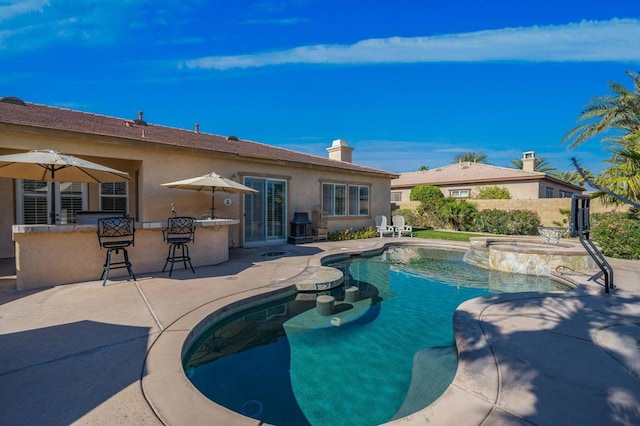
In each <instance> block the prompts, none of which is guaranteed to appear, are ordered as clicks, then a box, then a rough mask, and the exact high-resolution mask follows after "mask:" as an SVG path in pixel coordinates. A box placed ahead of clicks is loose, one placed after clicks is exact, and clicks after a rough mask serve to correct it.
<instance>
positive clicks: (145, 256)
mask: <svg viewBox="0 0 640 426" xmlns="http://www.w3.org/2000/svg"><path fill="white" fill-rule="evenodd" d="M238 222H239V221H238V220H235V219H215V220H208V221H198V223H197V224H196V234H195V242H194V243H193V244H190V247H189V252H190V254H191V263H192V264H193V266H194V267H198V266H208V265H216V264H218V263H222V262H225V261H227V260H228V259H229V226H230V225H234V224H237V223H238ZM162 229H163V224H162V222H145V223H136V233H135V245H134V246H132V247H129V248H128V251H129V259H130V261H131V263H132V269H133V272H134V274H135V275H136V278H138V279H140V278H143V277H144V274H146V273H151V272H159V271H162V267H163V266H164V263H165V260H166V257H167V251H168V249H169V246H168V245H167V244H166V243H165V242H164V240H163V237H162ZM13 240H14V242H15V258H16V289H17V290H32V289H38V288H44V287H52V286H56V285H60V284H69V283H76V282H83V281H97V280H99V279H100V275H101V274H102V269H103V265H104V261H105V257H106V250H105V249H102V250H101V249H100V246H99V245H98V235H97V226H96V225H56V226H53V225H14V227H13ZM121 256H122V252H120V253H119V254H116V253H115V252H114V253H113V254H112V262H115V261H118V260H120V258H121ZM181 270H182V268H181V266H180V265H176V267H175V268H174V277H175V275H176V272H179V271H181ZM187 271H188V272H189V273H190V274H191V273H192V272H191V270H190V269H187ZM166 274H168V272H166ZM128 277H129V275H128V273H127V270H126V269H113V270H111V271H110V272H109V279H110V280H111V279H114V280H115V279H125V278H128Z"/></svg>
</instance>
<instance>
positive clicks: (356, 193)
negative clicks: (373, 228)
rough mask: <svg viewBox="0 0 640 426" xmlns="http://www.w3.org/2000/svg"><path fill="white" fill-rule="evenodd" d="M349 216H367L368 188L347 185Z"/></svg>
mask: <svg viewBox="0 0 640 426" xmlns="http://www.w3.org/2000/svg"><path fill="white" fill-rule="evenodd" d="M349 216H369V187H368V186H363V185H349Z"/></svg>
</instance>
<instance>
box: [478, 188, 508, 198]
mask: <svg viewBox="0 0 640 426" xmlns="http://www.w3.org/2000/svg"><path fill="white" fill-rule="evenodd" d="M475 198H477V199H478V200H509V199H511V193H510V192H509V190H508V189H507V188H505V187H504V186H495V185H494V186H483V187H481V188H480V189H478V193H477V195H476V196H475Z"/></svg>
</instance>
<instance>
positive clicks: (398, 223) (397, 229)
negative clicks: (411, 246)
mask: <svg viewBox="0 0 640 426" xmlns="http://www.w3.org/2000/svg"><path fill="white" fill-rule="evenodd" d="M391 219H392V220H393V230H394V233H396V234H398V237H402V234H409V236H410V237H413V227H412V226H410V225H406V224H405V222H404V216H400V215H396V216H393V217H392V218H391Z"/></svg>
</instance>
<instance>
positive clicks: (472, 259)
mask: <svg viewBox="0 0 640 426" xmlns="http://www.w3.org/2000/svg"><path fill="white" fill-rule="evenodd" d="M469 243H470V245H469V249H468V250H467V252H466V253H465V254H464V261H465V262H467V263H468V264H470V265H475V266H478V267H480V268H484V269H491V267H490V265H489V247H487V244H486V243H480V242H478V241H473V240H472V241H470V242H469Z"/></svg>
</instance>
